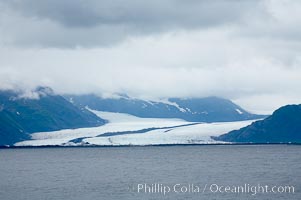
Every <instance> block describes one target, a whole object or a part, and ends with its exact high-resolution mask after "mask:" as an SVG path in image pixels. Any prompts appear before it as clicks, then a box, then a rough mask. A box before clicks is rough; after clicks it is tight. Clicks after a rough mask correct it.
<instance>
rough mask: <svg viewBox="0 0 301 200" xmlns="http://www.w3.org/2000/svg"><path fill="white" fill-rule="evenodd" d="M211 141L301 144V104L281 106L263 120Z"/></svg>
mask: <svg viewBox="0 0 301 200" xmlns="http://www.w3.org/2000/svg"><path fill="white" fill-rule="evenodd" d="M213 139H215V140H221V141H226V142H244V143H246V142H247V143H250V142H252V143H289V142H292V143H301V104H300V105H287V106H283V107H281V108H279V109H278V110H276V111H275V112H274V113H273V114H272V115H271V116H269V117H267V118H266V119H264V120H260V121H256V122H253V123H252V124H251V125H249V126H246V127H244V128H241V129H239V130H234V131H231V132H229V133H227V134H224V135H221V136H219V137H215V138H213Z"/></svg>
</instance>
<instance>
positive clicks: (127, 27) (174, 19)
mask: <svg viewBox="0 0 301 200" xmlns="http://www.w3.org/2000/svg"><path fill="white" fill-rule="evenodd" d="M296 2H297V1H283V2H280V1H277V2H276V1H194V0H188V1H180V0H174V1H171V0H170V1H150V2H143V3H142V1H129V2H127V4H125V3H124V1H122V2H121V1H120V2H119V1H87V2H85V3H83V2H82V1H79V0H76V1H66V0H65V1H63V0H61V1H58V0H53V1H50V0H49V1H34V0H23V1H21V0H15V1H6V0H0V10H1V11H2V12H1V13H0V16H1V18H0V45H1V46H0V89H15V88H21V89H25V90H30V89H33V88H34V87H36V86H39V85H46V86H50V87H52V88H53V89H54V90H55V91H56V92H58V93H61V94H64V93H72V94H83V93H96V94H100V95H105V96H110V95H111V94H113V93H127V94H129V95H131V96H135V97H143V98H149V99H156V98H166V97H204V96H210V95H216V96H221V97H225V98H230V99H232V100H234V101H235V102H237V103H239V104H240V105H242V106H244V107H246V108H247V109H249V110H251V111H255V112H259V113H270V112H271V111H272V110H274V109H276V108H277V107H279V106H281V105H283V104H288V103H300V99H301V89H300V88H301V67H300V65H301V56H300V52H301V38H300V35H301V31H300V30H301V28H299V26H298V21H300V20H301V14H299V12H298V10H299V9H298V8H301V4H300V3H296Z"/></svg>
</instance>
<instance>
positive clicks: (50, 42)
mask: <svg viewBox="0 0 301 200" xmlns="http://www.w3.org/2000/svg"><path fill="white" fill-rule="evenodd" d="M0 6H1V7H2V9H1V10H2V14H1V15H2V16H1V18H3V20H2V27H3V29H4V30H2V32H3V33H4V34H5V35H6V37H7V38H8V39H7V40H6V41H4V42H6V43H7V44H9V43H13V44H14V45H25V46H44V47H47V46H50V47H76V46H99V45H100V46H102V45H110V44H116V43H117V42H119V41H122V40H124V39H126V38H128V37H129V36H137V35H138V36H139V35H145V34H156V33H161V32H166V31H175V30H179V29H198V28H210V27H215V26H222V25H232V24H236V23H239V22H240V21H241V20H244V16H247V15H252V13H254V12H257V9H256V8H258V7H259V6H260V4H259V3H258V2H257V1H234V0H233V1H217V0H213V1H212V0H211V1H207V0H203V1H196V0H188V1H187V0H166V1H161V0H154V1H139V0H135V1H127V2H125V1H122V0H118V1H111V0H102V1H98V0H89V1H82V0H64V1H62V0H48V1H38V0H13V1H12V0H2V1H1V4H0ZM15 32H17V33H20V32H22V33H23V34H22V35H21V34H18V35H16V34H14V33H15ZM2 42H3V41H2Z"/></svg>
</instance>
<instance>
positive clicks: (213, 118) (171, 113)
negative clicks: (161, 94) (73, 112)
mask: <svg viewBox="0 0 301 200" xmlns="http://www.w3.org/2000/svg"><path fill="white" fill-rule="evenodd" d="M66 98H67V99H69V100H70V102H72V103H73V104H75V105H77V106H80V107H86V106H88V107H89V108H91V109H94V110H98V111H108V112H119V113H128V114H131V115H135V116H137V117H144V118H180V119H184V120H186V121H191V122H226V121H241V120H250V119H259V118H263V117H264V116H261V115H255V114H251V113H249V112H247V111H246V110H244V109H242V108H241V107H239V106H238V105H236V104H234V103H233V102H232V101H230V100H227V99H223V98H218V97H207V98H188V99H180V98H170V99H167V100H164V101H163V100H161V101H146V100H142V99H136V98H130V97H128V96H126V95H122V96H119V97H118V98H101V97H99V96H96V95H93V94H90V95H80V96H75V95H71V96H66Z"/></svg>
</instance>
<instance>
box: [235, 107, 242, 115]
mask: <svg viewBox="0 0 301 200" xmlns="http://www.w3.org/2000/svg"><path fill="white" fill-rule="evenodd" d="M235 110H236V112H238V114H240V115H241V114H243V112H242V111H241V110H239V109H238V108H236V109H235Z"/></svg>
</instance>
